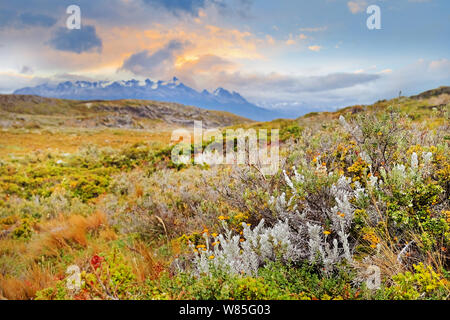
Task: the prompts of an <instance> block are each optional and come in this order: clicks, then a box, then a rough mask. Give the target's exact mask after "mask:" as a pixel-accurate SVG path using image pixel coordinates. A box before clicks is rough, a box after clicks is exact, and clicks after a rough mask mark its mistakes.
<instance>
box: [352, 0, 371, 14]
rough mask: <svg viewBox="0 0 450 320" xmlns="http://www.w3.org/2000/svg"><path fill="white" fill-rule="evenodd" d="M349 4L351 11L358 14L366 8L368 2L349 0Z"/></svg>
mask: <svg viewBox="0 0 450 320" xmlns="http://www.w3.org/2000/svg"><path fill="white" fill-rule="evenodd" d="M347 6H348V9H349V10H350V12H351V13H353V14H357V13H360V12H363V11H365V10H366V8H367V2H366V1H365V0H355V1H349V2H347Z"/></svg>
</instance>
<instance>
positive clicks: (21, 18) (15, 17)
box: [0, 10, 57, 29]
mask: <svg viewBox="0 0 450 320" xmlns="http://www.w3.org/2000/svg"><path fill="white" fill-rule="evenodd" d="M56 21H57V20H56V19H55V18H53V17H51V16H49V15H46V14H39V13H30V12H25V13H21V14H19V13H17V12H15V11H11V10H0V28H1V27H10V28H16V29H23V28H28V27H46V28H49V27H52V26H54V25H55V23H56Z"/></svg>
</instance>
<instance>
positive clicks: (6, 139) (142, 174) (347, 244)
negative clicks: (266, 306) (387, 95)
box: [0, 89, 450, 300]
mask: <svg viewBox="0 0 450 320" xmlns="http://www.w3.org/2000/svg"><path fill="white" fill-rule="evenodd" d="M4 99H6V98H4ZM34 99H37V98H34ZM38 100H39V99H38ZM8 101H9V100H8ZM449 102H450V100H449V99H448V95H447V94H446V91H445V90H444V91H443V89H439V90H437V91H436V92H435V93H434V94H433V93H430V94H426V95H422V96H418V97H414V98H405V97H401V98H399V99H394V100H390V101H379V102H377V103H375V104H374V105H371V106H354V107H349V108H345V109H342V110H340V111H337V112H334V113H315V114H309V115H307V116H305V117H301V118H299V119H296V120H276V121H272V122H268V123H251V122H247V123H245V124H239V125H238V123H239V122H233V121H231V122H230V123H229V124H230V125H234V126H233V128H237V127H244V128H254V129H258V128H269V129H270V128H278V129H280V140H281V148H280V158H281V167H280V170H279V172H278V173H277V174H276V175H274V176H264V175H262V173H261V171H260V170H258V168H257V167H256V166H247V165H241V166H236V165H234V166H231V165H219V166H199V165H186V166H175V165H174V164H173V163H172V162H171V161H170V155H171V148H172V147H171V146H170V145H169V144H168V142H169V139H170V130H169V129H170V128H172V127H171V126H170V125H169V124H167V123H166V124H164V126H165V128H166V130H167V131H163V132H164V133H160V131H158V130H159V129H160V128H161V127H157V129H153V130H152V129H148V128H147V129H145V128H141V129H136V128H134V129H132V128H129V127H110V128H107V127H105V126H101V125H96V126H93V127H90V128H87V127H86V126H76V125H73V123H71V122H64V123H63V125H62V126H61V127H58V126H57V125H56V123H57V122H55V121H56V120H54V119H51V116H50V115H43V114H42V111H39V110H42V109H39V108H37V107H36V105H38V104H42V105H45V106H47V105H50V106H51V105H52V103H57V106H58V108H59V107H61V106H62V105H63V104H64V105H66V104H67V105H68V107H67V108H69V109H70V110H71V111H70V114H68V115H67V117H68V118H73V117H74V115H73V114H72V112H75V111H73V110H78V111H77V112H79V116H83V117H84V116H86V114H84V112H87V111H86V109H83V108H84V107H83V108H81V107H80V109H77V108H75V107H74V105H77V102H69V101H62V102H61V101H56V100H54V99H50V100H43V101H40V100H39V101H35V104H33V105H34V106H35V107H33V108H32V109H31V110H34V111H30V109H27V107H26V103H25V102H24V103H23V104H21V103H18V102H17V101H13V102H10V103H3V107H2V112H3V113H4V114H5V119H9V120H11V119H16V120H17V119H18V117H19V114H21V115H23V114H25V115H26V120H24V121H25V122H26V123H31V122H33V123H35V124H36V125H35V126H30V128H23V127H20V128H18V127H17V128H16V127H14V126H13V125H11V123H12V122H8V121H9V120H8V121H6V122H5V123H3V129H2V131H0V145H1V146H0V151H1V153H0V298H4V299H76V300H86V299H244V300H246V299H295V300H300V299H308V300H309V299H311V300H316V299H322V300H330V299H336V300H338V299H339V300H342V299H448V298H449V290H450V283H449V259H448V258H449V256H448V250H449V249H450V229H449V224H450V153H449V151H450V145H449V144H450V137H449V132H450V127H449V126H450V123H449V117H450V105H449ZM27 103H29V102H27ZM92 103H93V104H92V105H91V106H90V107H89V108H93V107H95V106H96V105H97V104H96V103H95V102H92ZM98 103H99V104H101V105H102V106H103V107H105V103H103V102H98ZM139 103H141V102H139ZM17 106H18V107H17ZM123 107H124V108H127V106H123ZM17 108H18V109H17ZM36 108H37V109H36ZM36 110H38V111H36ZM58 110H60V109H58ZM90 116H91V115H89V117H90ZM24 119H25V118H24ZM43 119H45V121H44V120H43ZM214 119H215V120H214V121H216V120H217V119H216V118H214ZM16 120H14V121H16ZM60 120H61V119H59V120H57V121H60ZM11 121H12V120H11ZM14 121H13V122H14ZM17 121H18V120H17ZM139 121H144V120H142V119H141V120H139ZM152 121H156V122H157V121H158V119H153V120H152ZM19 122H20V121H19ZM22 122H23V121H22ZM22 122H21V123H22ZM156 122H153V123H156ZM85 123H87V122H85ZM168 128H169V129H168ZM31 137H33V138H31ZM56 139H62V141H64V143H62V144H59V143H58V142H56V141H57V140H56ZM105 140H108V141H114V143H105V142H104V141H105ZM60 141H61V140H60ZM102 142H103V143H102ZM74 266H75V269H71V268H73V267H74ZM77 268H78V269H77ZM71 270H72V271H71ZM77 270H79V276H77V275H78V273H77ZM74 275H75V276H76V277H74ZM378 275H379V278H377V276H378ZM378 280H379V281H378ZM374 284H375V285H374Z"/></svg>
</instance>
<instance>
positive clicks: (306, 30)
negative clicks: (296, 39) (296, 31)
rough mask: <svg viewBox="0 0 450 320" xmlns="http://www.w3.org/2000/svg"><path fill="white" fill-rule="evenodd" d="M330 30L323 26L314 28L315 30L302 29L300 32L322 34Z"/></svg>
mask: <svg viewBox="0 0 450 320" xmlns="http://www.w3.org/2000/svg"><path fill="white" fill-rule="evenodd" d="M327 29H328V27H327V26H323V27H314V28H311V27H310V28H300V31H302V32H321V31H326V30H327Z"/></svg>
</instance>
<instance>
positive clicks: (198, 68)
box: [0, 0, 450, 113]
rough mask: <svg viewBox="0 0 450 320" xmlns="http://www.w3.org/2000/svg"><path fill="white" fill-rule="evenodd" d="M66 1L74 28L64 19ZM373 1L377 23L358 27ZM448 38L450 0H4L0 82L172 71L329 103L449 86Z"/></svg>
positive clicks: (268, 96)
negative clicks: (76, 19)
mask: <svg viewBox="0 0 450 320" xmlns="http://www.w3.org/2000/svg"><path fill="white" fill-rule="evenodd" d="M72 4H75V5H78V6H80V8H81V19H82V20H81V21H82V27H81V29H80V30H68V29H67V28H66V19H67V17H68V16H69V15H68V14H67V13H66V8H67V7H68V6H69V5H72ZM371 4H376V5H378V6H379V7H380V8H381V23H382V29H381V30H369V29H368V28H367V27H366V20H367V18H368V16H369V15H368V14H367V13H366V9H367V7H368V6H369V5H371ZM449 39H450V1H448V0H353V1H346V0H315V1H309V0H308V1H306V0H305V1H302V0H279V1H274V0H184V1H183V0H179V1H176V0H168V1H163V0H95V1H93V0H81V1H75V0H71V1H65V0H39V1H33V0H14V1H6V0H0V92H1V93H11V92H12V91H14V90H15V89H18V88H22V87H25V86H34V85H37V84H41V83H46V82H60V81H64V80H78V79H79V80H128V79H131V78H134V79H139V80H143V79H145V78H150V79H152V80H169V79H171V78H172V77H174V76H176V77H178V78H179V79H180V80H181V81H182V82H183V83H185V84H186V85H189V86H191V87H193V88H195V89H197V90H203V89H208V90H214V89H216V88H217V87H224V88H225V89H228V90H235V91H238V92H239V93H241V94H242V95H243V96H244V97H245V98H247V99H248V100H249V101H251V102H253V103H255V104H258V105H260V106H263V107H266V108H279V109H286V110H291V111H294V112H298V113H301V112H302V110H306V109H307V110H326V109H330V110H331V109H334V108H337V107H343V106H347V105H352V104H359V103H372V102H374V101H376V100H378V99H384V98H392V97H394V96H396V95H398V93H399V91H400V90H402V92H403V94H405V95H409V94H415V93H419V92H421V91H424V90H427V89H431V88H434V87H438V86H441V85H450V57H449V52H450V41H449Z"/></svg>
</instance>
